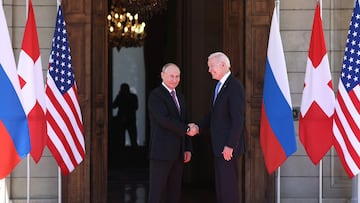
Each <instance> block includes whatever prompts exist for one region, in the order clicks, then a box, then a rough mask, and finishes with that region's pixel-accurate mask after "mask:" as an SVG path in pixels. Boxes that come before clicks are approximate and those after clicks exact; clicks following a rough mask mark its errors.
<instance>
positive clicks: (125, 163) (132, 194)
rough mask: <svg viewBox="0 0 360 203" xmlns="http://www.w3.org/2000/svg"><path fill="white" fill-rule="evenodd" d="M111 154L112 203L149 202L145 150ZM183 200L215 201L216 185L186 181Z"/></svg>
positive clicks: (110, 182)
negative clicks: (214, 187)
mask: <svg viewBox="0 0 360 203" xmlns="http://www.w3.org/2000/svg"><path fill="white" fill-rule="evenodd" d="M130 151H131V152H130ZM109 154H111V155H112V156H109V170H108V203H146V200H147V193H148V164H147V163H148V161H147V159H146V156H144V155H143V154H144V152H141V150H140V151H139V150H137V151H135V152H134V150H133V149H127V151H123V152H122V153H121V154H123V156H121V155H119V154H118V153H114V152H111V153H109ZM130 154H131V156H130ZM114 155H115V156H114ZM181 202H182V203H215V202H216V201H215V191H214V190H213V187H212V186H204V185H202V186H196V185H194V184H185V185H183V189H182V200H181Z"/></svg>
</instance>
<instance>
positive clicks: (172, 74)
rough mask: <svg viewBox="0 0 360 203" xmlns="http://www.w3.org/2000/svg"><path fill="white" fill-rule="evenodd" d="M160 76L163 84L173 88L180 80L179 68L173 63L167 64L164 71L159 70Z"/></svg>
mask: <svg viewBox="0 0 360 203" xmlns="http://www.w3.org/2000/svg"><path fill="white" fill-rule="evenodd" d="M161 78H162V80H163V82H164V83H165V85H166V86H167V87H168V88H169V89H171V90H173V89H175V88H176V87H177V86H178V85H179V82H180V70H179V68H178V67H176V66H175V65H170V66H168V67H167V68H166V69H165V71H164V72H161Z"/></svg>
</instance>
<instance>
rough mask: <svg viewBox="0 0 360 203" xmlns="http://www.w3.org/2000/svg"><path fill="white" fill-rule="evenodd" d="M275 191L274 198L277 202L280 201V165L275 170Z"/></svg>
mask: <svg viewBox="0 0 360 203" xmlns="http://www.w3.org/2000/svg"><path fill="white" fill-rule="evenodd" d="M276 186H277V192H276V199H277V203H280V167H279V168H278V170H277V184H276Z"/></svg>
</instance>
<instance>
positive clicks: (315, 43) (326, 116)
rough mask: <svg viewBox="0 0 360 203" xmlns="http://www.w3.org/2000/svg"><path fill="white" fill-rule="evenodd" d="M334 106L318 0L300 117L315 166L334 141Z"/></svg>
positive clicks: (304, 140)
mask: <svg viewBox="0 0 360 203" xmlns="http://www.w3.org/2000/svg"><path fill="white" fill-rule="evenodd" d="M334 105H335V94H334V88H333V85H332V80H331V73H330V66H329V60H328V55H327V52H326V43H325V38H324V33H323V27H322V20H321V16H320V3H319V2H317V5H316V8H315V15H314V22H313V27H312V33H311V39H310V48H309V53H308V59H307V64H306V72H305V83H304V90H303V95H302V101H301V107H300V118H299V137H300V141H301V143H302V144H303V146H304V148H305V151H306V153H307V155H308V156H309V158H310V160H311V161H312V162H313V164H315V165H316V164H318V163H319V162H320V160H321V159H322V158H323V157H324V156H325V154H326V153H327V152H328V151H329V149H330V148H331V146H332V143H333V133H332V124H333V115H334Z"/></svg>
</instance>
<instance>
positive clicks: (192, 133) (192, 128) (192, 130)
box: [186, 123, 199, 136]
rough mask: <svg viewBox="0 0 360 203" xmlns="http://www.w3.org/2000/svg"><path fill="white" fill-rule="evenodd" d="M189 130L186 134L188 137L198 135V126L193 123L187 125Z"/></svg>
mask: <svg viewBox="0 0 360 203" xmlns="http://www.w3.org/2000/svg"><path fill="white" fill-rule="evenodd" d="M188 126H189V128H190V130H189V131H188V132H187V133H186V134H187V135H189V136H195V135H197V134H199V126H197V125H196V124H195V123H189V124H188Z"/></svg>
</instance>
